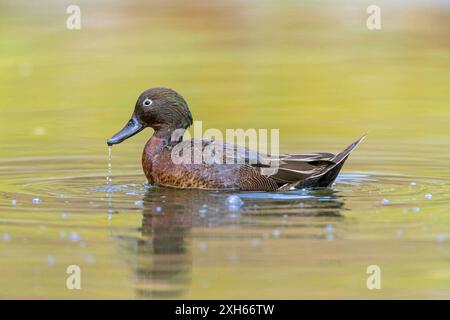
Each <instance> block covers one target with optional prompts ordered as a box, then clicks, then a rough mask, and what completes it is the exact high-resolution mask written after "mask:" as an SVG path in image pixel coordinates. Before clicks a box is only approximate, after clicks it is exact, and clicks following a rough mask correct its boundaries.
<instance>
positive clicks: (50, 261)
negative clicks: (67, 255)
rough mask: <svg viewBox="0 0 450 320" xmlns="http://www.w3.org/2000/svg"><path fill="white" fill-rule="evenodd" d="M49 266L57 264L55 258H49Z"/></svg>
mask: <svg viewBox="0 0 450 320" xmlns="http://www.w3.org/2000/svg"><path fill="white" fill-rule="evenodd" d="M46 260H47V265H49V266H52V265H54V264H55V257H54V256H50V255H49V256H47V259H46Z"/></svg>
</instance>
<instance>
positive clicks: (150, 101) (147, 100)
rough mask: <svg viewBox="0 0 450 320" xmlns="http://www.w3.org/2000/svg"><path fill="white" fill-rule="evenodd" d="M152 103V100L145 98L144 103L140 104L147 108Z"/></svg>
mask: <svg viewBox="0 0 450 320" xmlns="http://www.w3.org/2000/svg"><path fill="white" fill-rule="evenodd" d="M152 103H153V101H152V100H150V99H149V98H145V100H144V102H143V103H142V104H143V105H144V106H146V107H149V106H151V105H152Z"/></svg>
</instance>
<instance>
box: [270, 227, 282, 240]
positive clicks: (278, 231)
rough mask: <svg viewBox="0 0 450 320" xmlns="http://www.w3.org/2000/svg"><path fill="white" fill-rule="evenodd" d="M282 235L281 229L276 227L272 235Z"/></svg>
mask: <svg viewBox="0 0 450 320" xmlns="http://www.w3.org/2000/svg"><path fill="white" fill-rule="evenodd" d="M280 235H281V231H280V230H279V229H275V230H273V231H272V236H273V237H274V238H279V237H280Z"/></svg>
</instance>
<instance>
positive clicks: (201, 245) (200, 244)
mask: <svg viewBox="0 0 450 320" xmlns="http://www.w3.org/2000/svg"><path fill="white" fill-rule="evenodd" d="M198 248H199V249H200V250H201V251H205V250H206V249H208V244H207V243H206V242H203V241H202V242H199V244H198Z"/></svg>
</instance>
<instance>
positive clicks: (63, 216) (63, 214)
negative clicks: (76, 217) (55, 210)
mask: <svg viewBox="0 0 450 320" xmlns="http://www.w3.org/2000/svg"><path fill="white" fill-rule="evenodd" d="M67 217H68V214H67V213H66V212H62V213H61V219H63V220H66V219H67Z"/></svg>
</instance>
